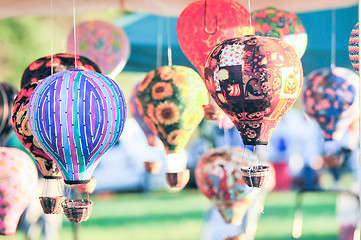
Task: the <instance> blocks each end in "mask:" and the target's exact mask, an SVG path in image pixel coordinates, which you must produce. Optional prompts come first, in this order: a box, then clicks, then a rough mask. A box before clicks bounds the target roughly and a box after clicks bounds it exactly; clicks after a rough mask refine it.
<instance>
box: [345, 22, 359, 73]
mask: <svg viewBox="0 0 361 240" xmlns="http://www.w3.org/2000/svg"><path fill="white" fill-rule="evenodd" d="M358 45H359V28H358V23H357V24H356V25H355V27H354V28H353V29H352V31H351V35H350V39H349V45H348V53H349V57H350V60H351V64H352V66H353V68H354V69H355V71H356V73H357V74H359V68H360V66H359V57H358V54H359V46H358Z"/></svg>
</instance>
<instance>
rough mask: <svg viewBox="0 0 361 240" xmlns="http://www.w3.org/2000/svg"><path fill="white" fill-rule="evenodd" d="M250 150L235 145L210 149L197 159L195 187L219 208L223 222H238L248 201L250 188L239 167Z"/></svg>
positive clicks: (250, 153)
mask: <svg viewBox="0 0 361 240" xmlns="http://www.w3.org/2000/svg"><path fill="white" fill-rule="evenodd" d="M252 157H253V156H252V152H251V151H249V150H247V149H241V148H238V147H233V148H225V149H211V150H209V151H208V152H206V153H205V154H204V155H203V156H202V157H201V158H200V160H199V161H198V164H197V167H196V169H195V178H196V182H197V186H198V189H199V190H200V191H201V192H202V193H203V194H204V195H205V196H206V197H207V198H208V199H209V200H210V201H211V202H212V204H213V205H214V206H215V207H216V208H217V209H218V210H219V212H220V213H221V215H222V216H223V219H224V221H225V222H226V223H232V224H241V222H242V220H243V216H244V214H245V212H246V210H247V208H248V206H249V204H250V203H251V201H252V197H253V196H252V195H253V194H251V192H252V188H249V187H248V186H247V185H246V184H245V183H244V181H243V179H242V176H241V172H240V171H239V169H240V168H241V167H242V166H241V163H242V161H243V160H244V159H250V158H252Z"/></svg>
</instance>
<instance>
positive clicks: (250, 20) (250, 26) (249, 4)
mask: <svg viewBox="0 0 361 240" xmlns="http://www.w3.org/2000/svg"><path fill="white" fill-rule="evenodd" d="M248 12H249V30H250V31H251V29H252V15H251V0H248Z"/></svg>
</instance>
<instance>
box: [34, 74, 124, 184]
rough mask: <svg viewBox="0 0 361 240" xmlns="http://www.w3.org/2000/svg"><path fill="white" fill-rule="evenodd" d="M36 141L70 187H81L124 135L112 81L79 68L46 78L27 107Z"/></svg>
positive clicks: (118, 93)
mask: <svg viewBox="0 0 361 240" xmlns="http://www.w3.org/2000/svg"><path fill="white" fill-rule="evenodd" d="M29 112H30V118H29V119H30V128H31V131H32V132H33V134H34V138H35V139H36V141H37V142H38V143H39V144H40V146H41V147H42V148H43V149H44V151H45V152H46V153H47V154H48V155H49V156H50V157H51V158H52V159H53V160H55V162H56V163H57V165H58V168H59V169H60V171H61V172H62V175H63V177H64V179H65V182H66V183H68V184H77V183H84V182H88V181H89V180H90V177H91V175H92V173H93V171H94V169H95V167H96V166H97V164H98V163H99V160H100V158H101V156H102V155H103V154H104V153H105V152H106V151H107V150H109V148H111V147H112V146H113V145H114V143H115V142H116V141H117V140H118V138H119V137H120V134H121V133H122V131H123V127H124V122H125V118H126V106H125V100H124V96H123V93H122V91H121V90H120V89H119V87H118V85H117V84H116V83H115V82H114V81H113V80H111V79H110V78H108V77H106V76H104V75H102V74H100V73H95V72H90V71H83V70H79V69H73V70H68V71H64V72H59V73H56V74H54V75H51V76H49V77H47V78H45V79H44V80H43V81H42V82H41V83H40V84H39V85H38V86H37V88H36V89H35V90H34V92H33V93H32V95H31V98H30V103H29Z"/></svg>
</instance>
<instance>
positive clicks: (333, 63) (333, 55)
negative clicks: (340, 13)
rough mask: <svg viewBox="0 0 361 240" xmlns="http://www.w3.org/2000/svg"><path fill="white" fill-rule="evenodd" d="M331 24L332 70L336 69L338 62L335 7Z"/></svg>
mask: <svg viewBox="0 0 361 240" xmlns="http://www.w3.org/2000/svg"><path fill="white" fill-rule="evenodd" d="M331 24H332V29H331V68H334V67H335V62H336V11H335V8H334V7H332V16H331Z"/></svg>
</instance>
